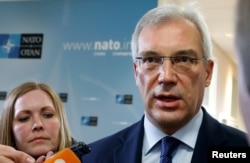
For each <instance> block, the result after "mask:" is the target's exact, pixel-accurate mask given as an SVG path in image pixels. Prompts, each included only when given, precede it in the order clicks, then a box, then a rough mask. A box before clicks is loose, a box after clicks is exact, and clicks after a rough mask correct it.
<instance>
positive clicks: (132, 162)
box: [114, 117, 144, 163]
mask: <svg viewBox="0 0 250 163" xmlns="http://www.w3.org/2000/svg"><path fill="white" fill-rule="evenodd" d="M143 121H144V117H143V118H142V119H141V120H140V121H139V122H138V123H137V124H136V125H135V126H134V127H132V128H131V130H130V131H128V132H126V133H124V134H123V135H122V136H121V137H120V138H119V139H120V141H121V144H120V146H119V147H118V148H117V149H114V160H115V163H137V162H141V156H142V144H143V136H144V128H143Z"/></svg>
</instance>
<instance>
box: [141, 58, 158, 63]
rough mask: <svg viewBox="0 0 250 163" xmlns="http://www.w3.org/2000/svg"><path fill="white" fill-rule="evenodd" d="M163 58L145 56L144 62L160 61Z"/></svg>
mask: <svg viewBox="0 0 250 163" xmlns="http://www.w3.org/2000/svg"><path fill="white" fill-rule="evenodd" d="M160 60H161V58H160V57H145V58H142V62H143V63H158V62H160Z"/></svg>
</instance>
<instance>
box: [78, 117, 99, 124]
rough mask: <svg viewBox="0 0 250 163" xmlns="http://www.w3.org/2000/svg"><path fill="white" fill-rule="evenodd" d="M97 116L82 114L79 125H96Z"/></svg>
mask: <svg viewBox="0 0 250 163" xmlns="http://www.w3.org/2000/svg"><path fill="white" fill-rule="evenodd" d="M97 122H98V117H96V116H82V117H81V125H83V126H97Z"/></svg>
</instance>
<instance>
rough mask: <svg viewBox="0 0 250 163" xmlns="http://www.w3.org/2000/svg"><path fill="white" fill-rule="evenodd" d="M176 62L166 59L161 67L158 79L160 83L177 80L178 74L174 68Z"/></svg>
mask: <svg viewBox="0 0 250 163" xmlns="http://www.w3.org/2000/svg"><path fill="white" fill-rule="evenodd" d="M174 66H175V65H174V64H173V63H172V61H171V60H170V59H164V61H163V63H162V65H161V67H160V68H159V77H158V81H159V82H160V83H171V82H176V80H177V76H176V75H177V74H176V71H175V70H174Z"/></svg>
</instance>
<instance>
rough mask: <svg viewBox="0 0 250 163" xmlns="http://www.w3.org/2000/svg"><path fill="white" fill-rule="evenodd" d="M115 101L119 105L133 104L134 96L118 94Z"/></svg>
mask: <svg viewBox="0 0 250 163" xmlns="http://www.w3.org/2000/svg"><path fill="white" fill-rule="evenodd" d="M115 101H116V103H117V104H132V103H133V96H132V95H121V94H117V95H116V97H115Z"/></svg>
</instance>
